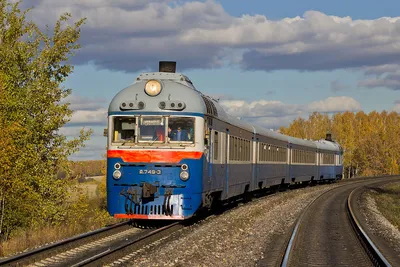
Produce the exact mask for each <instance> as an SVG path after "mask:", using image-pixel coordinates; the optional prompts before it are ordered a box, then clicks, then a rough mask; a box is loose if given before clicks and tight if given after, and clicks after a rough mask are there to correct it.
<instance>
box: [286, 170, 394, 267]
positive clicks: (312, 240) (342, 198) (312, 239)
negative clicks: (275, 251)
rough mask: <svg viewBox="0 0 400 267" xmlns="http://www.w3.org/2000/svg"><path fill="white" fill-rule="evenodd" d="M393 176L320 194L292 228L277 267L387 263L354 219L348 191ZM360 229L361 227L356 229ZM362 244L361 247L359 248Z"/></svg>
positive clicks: (385, 264) (383, 180)
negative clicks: (363, 241) (280, 262)
mask: <svg viewBox="0 0 400 267" xmlns="http://www.w3.org/2000/svg"><path fill="white" fill-rule="evenodd" d="M395 180H397V181H398V178H397V179H393V178H392V179H391V178H385V179H379V180H374V181H371V180H370V181H361V182H356V183H351V184H346V185H343V186H340V187H337V188H334V189H332V190H329V191H327V192H325V193H324V194H322V195H320V196H319V197H318V198H317V199H316V200H315V201H313V202H312V203H311V204H310V205H309V206H308V207H307V208H306V210H304V212H303V214H302V215H301V217H300V218H299V220H298V222H297V224H296V225H295V227H294V231H293V233H292V235H291V238H290V241H289V242H288V247H287V249H286V253H285V256H284V258H283V261H282V264H281V266H321V265H323V266H390V263H389V262H388V261H387V260H386V259H385V258H384V257H383V255H382V254H381V253H380V252H377V251H378V249H377V248H376V247H375V251H372V247H374V245H372V246H371V244H370V243H368V241H365V242H366V244H364V245H363V244H362V243H361V242H360V240H359V239H361V240H367V239H368V240H370V238H369V237H368V236H367V235H366V234H365V232H364V231H363V230H362V229H361V228H360V224H359V223H358V222H355V220H356V221H357V219H355V216H354V212H353V211H352V210H354V208H352V206H353V205H352V203H353V202H354V200H351V199H349V196H350V195H351V193H352V192H353V191H355V190H357V189H358V188H361V187H364V186H366V185H371V184H376V183H387V182H388V181H395ZM360 229H361V230H360ZM363 246H364V247H363Z"/></svg>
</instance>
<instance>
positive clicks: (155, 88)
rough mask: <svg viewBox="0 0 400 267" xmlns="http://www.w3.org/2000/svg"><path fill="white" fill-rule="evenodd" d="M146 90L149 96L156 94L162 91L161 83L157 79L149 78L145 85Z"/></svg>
mask: <svg viewBox="0 0 400 267" xmlns="http://www.w3.org/2000/svg"><path fill="white" fill-rule="evenodd" d="M144 91H145V92H146V94H148V95H149V96H156V95H158V94H159V93H160V92H161V83H160V82H159V81H156V80H149V81H148V82H147V83H146V85H145V87H144Z"/></svg>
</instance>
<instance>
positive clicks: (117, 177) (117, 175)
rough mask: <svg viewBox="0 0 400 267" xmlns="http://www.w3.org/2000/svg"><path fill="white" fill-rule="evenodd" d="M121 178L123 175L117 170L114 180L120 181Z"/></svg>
mask: <svg viewBox="0 0 400 267" xmlns="http://www.w3.org/2000/svg"><path fill="white" fill-rule="evenodd" d="M121 176H122V173H121V171H120V170H115V171H114V172H113V177H114V179H119V178H121Z"/></svg>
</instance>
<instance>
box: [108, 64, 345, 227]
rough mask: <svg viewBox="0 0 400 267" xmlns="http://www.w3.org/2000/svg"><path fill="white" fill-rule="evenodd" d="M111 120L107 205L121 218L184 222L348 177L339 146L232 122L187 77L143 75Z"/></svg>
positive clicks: (121, 96) (117, 102)
mask: <svg viewBox="0 0 400 267" xmlns="http://www.w3.org/2000/svg"><path fill="white" fill-rule="evenodd" d="M108 115H109V116H108V124H109V127H108V134H107V136H108V148H107V206H108V211H109V213H110V214H111V215H112V216H114V217H117V218H130V219H138V220H139V219H141V220H146V219H155V220H158V219H161V220H168V219H169V220H184V219H187V218H190V217H191V216H193V215H194V214H195V213H196V212H197V211H198V210H199V209H200V208H209V207H211V206H212V204H213V203H215V202H219V201H223V200H227V199H229V198H232V197H236V196H240V195H243V194H244V193H247V192H250V191H253V190H256V189H261V188H265V187H269V186H272V185H281V184H289V183H296V182H305V181H318V180H326V179H340V178H341V175H342V168H343V166H342V149H341V147H340V146H339V145H338V144H337V143H335V142H333V141H331V140H320V141H315V142H314V141H309V140H302V139H298V138H293V137H288V136H285V135H282V134H279V133H276V132H273V131H270V130H266V129H264V128H262V127H258V126H253V125H250V124H247V123H245V122H243V121H241V120H238V119H236V118H233V117H230V116H229V115H228V114H226V113H225V111H224V110H223V108H222V107H221V106H220V105H219V103H218V102H217V101H215V100H214V99H212V98H210V97H207V96H205V95H203V94H201V93H200V92H199V91H197V90H196V89H195V87H194V86H193V84H192V82H191V81H190V80H189V79H188V78H187V77H186V76H184V75H182V74H178V73H174V72H168V71H163V70H161V71H160V72H155V73H144V74H141V75H140V76H139V77H138V78H137V80H136V82H135V83H134V84H132V85H131V86H129V87H127V88H125V89H124V90H122V91H121V92H120V93H118V94H117V95H116V96H115V97H114V99H113V100H112V102H111V103H110V107H109V112H108Z"/></svg>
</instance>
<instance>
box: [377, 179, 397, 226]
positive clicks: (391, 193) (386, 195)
mask: <svg viewBox="0 0 400 267" xmlns="http://www.w3.org/2000/svg"><path fill="white" fill-rule="evenodd" d="M377 192H378V194H376V195H374V198H375V201H376V204H377V206H378V209H379V211H380V212H381V213H382V214H383V216H385V217H386V219H388V220H389V221H390V222H391V223H392V224H393V225H394V226H395V227H396V228H397V229H399V230H400V183H394V184H390V185H387V186H384V187H382V188H379V189H378V190H377Z"/></svg>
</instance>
